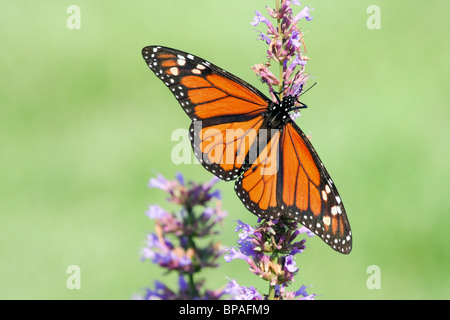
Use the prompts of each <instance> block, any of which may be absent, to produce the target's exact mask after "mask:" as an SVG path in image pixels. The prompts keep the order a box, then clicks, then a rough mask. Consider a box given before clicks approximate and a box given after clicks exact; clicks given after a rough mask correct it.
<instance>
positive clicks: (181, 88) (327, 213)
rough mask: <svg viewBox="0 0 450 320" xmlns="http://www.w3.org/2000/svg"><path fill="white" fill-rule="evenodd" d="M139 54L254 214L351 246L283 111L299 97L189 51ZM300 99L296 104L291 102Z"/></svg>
mask: <svg viewBox="0 0 450 320" xmlns="http://www.w3.org/2000/svg"><path fill="white" fill-rule="evenodd" d="M142 55H143V57H144V60H145V62H146V63H147V65H148V66H149V67H150V69H151V70H152V71H153V72H154V73H155V74H156V76H157V77H158V78H159V79H161V80H162V81H163V82H164V83H165V85H166V86H167V87H168V88H169V90H170V91H171V92H172V93H173V95H174V96H175V98H176V99H177V100H178V102H179V103H180V105H181V107H182V108H183V110H184V111H185V112H186V114H187V115H188V116H189V117H190V118H191V120H192V123H191V126H190V128H189V135H190V139H191V143H192V148H193V151H194V154H195V156H196V157H197V159H198V160H199V161H200V163H201V164H202V165H203V166H204V167H205V168H206V169H207V170H208V171H210V172H212V173H213V174H214V175H216V176H217V177H219V178H221V179H223V180H227V181H228V180H236V183H235V191H236V193H237V195H238V197H239V198H240V199H241V201H242V202H243V204H244V205H245V206H246V207H247V209H248V210H249V211H251V212H253V213H254V214H255V215H257V216H258V217H260V218H265V219H276V218H278V217H286V218H291V219H294V220H297V221H299V222H300V223H301V224H303V225H304V226H306V227H307V228H309V229H310V230H311V231H312V232H314V233H315V234H317V235H319V236H320V237H321V238H322V240H323V241H324V242H325V243H327V244H328V245H329V246H330V247H331V248H333V249H334V250H336V251H338V252H341V253H344V254H348V253H350V251H351V249H352V235H351V230H350V224H349V222H348V218H347V215H346V212H345V209H344V205H343V203H342V200H341V198H340V196H339V193H338V191H337V189H336V187H335V185H334V183H333V180H331V178H330V175H329V174H328V172H327V170H326V169H325V167H324V165H323V163H322V161H321V160H320V158H319V156H318V155H317V153H316V151H315V150H314V148H313V146H312V145H311V143H310V141H309V139H308V138H307V137H306V136H305V134H304V133H303V132H302V130H300V128H299V127H298V126H297V125H296V124H295V122H294V121H293V120H292V119H291V118H290V116H289V112H290V111H292V110H294V109H298V108H304V107H306V106H305V105H304V104H302V103H300V102H299V101H298V95H297V96H289V95H287V96H284V97H283V98H282V99H281V101H280V99H279V98H277V99H278V102H277V103H275V102H273V101H272V100H271V99H269V98H267V97H266V96H265V95H264V94H263V93H261V92H260V91H259V90H258V89H256V88H254V87H253V86H251V85H250V84H248V83H247V82H245V81H243V80H241V79H239V78H238V77H236V76H234V75H232V74H230V73H228V72H227V71H225V70H223V69H221V68H219V67H217V66H215V65H213V64H212V63H210V62H208V61H206V60H203V59H201V58H199V57H196V56H194V55H192V54H190V53H186V52H183V51H179V50H175V49H172V48H167V47H162V46H148V47H145V48H144V49H142ZM296 103H297V104H300V105H299V106H297V107H295V104H296Z"/></svg>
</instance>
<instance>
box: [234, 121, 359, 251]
mask: <svg viewBox="0 0 450 320" xmlns="http://www.w3.org/2000/svg"><path fill="white" fill-rule="evenodd" d="M267 148H268V150H269V153H268V156H269V157H266V156H265V155H264V152H262V153H261V155H260V156H259V157H258V160H257V161H256V162H255V163H254V164H253V165H252V166H251V167H250V168H249V169H248V171H246V172H245V173H244V174H243V175H242V176H241V177H240V178H239V179H238V180H237V181H236V185H235V189H236V192H237V194H238V196H239V197H240V198H241V200H242V202H243V203H244V205H245V206H246V207H247V208H248V209H249V210H250V211H252V212H253V213H254V214H256V215H257V216H259V217H261V218H265V219H276V218H278V217H280V216H283V217H287V218H291V219H294V220H297V221H299V222H300V223H301V224H303V225H304V226H306V227H307V228H308V229H310V230H311V231H312V232H314V233H315V234H317V235H318V236H320V237H321V238H322V240H323V241H325V243H327V244H328V245H329V246H330V247H331V248H333V249H334V250H336V251H339V252H341V253H346V254H347V253H350V251H351V249H352V235H351V229H350V224H349V221H348V218H347V215H346V212H345V209H344V205H343V203H342V200H341V198H340V196H339V193H338V191H337V189H336V187H335V186H334V183H333V181H332V180H331V178H330V176H329V174H328V172H327V171H326V169H325V167H324V166H323V164H322V161H321V160H320V158H319V156H318V155H317V153H316V151H315V150H314V148H313V146H312V145H311V143H310V142H309V139H308V138H307V137H306V136H305V134H304V133H303V132H302V131H301V130H300V128H299V127H298V126H297V125H296V124H295V123H294V122H293V121H289V122H287V124H286V125H285V126H284V127H283V129H282V130H280V132H279V133H278V134H274V135H272V139H271V140H270V142H269V143H268V144H267ZM274 153H276V154H274ZM269 158H270V159H269ZM274 161H276V162H277V164H276V165H275V167H276V168H277V169H278V170H277V171H276V172H271V173H269V174H267V170H266V168H267V164H268V163H269V162H274ZM272 166H274V165H273V163H272ZM265 170H266V171H265Z"/></svg>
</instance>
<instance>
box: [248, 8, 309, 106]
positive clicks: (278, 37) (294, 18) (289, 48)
mask: <svg viewBox="0 0 450 320" xmlns="http://www.w3.org/2000/svg"><path fill="white" fill-rule="evenodd" d="M293 4H294V5H296V6H300V2H299V1H298V0H276V8H275V9H272V8H269V7H266V9H267V11H268V14H269V16H270V17H271V18H273V19H275V20H276V22H277V23H276V25H274V24H272V22H271V21H270V20H269V19H268V18H266V17H265V16H263V15H262V14H261V12H259V11H256V14H255V17H254V18H253V21H252V22H251V24H252V25H253V26H254V27H256V26H258V25H259V24H260V23H264V24H265V25H266V27H267V29H266V32H265V33H264V32H261V31H258V30H257V32H258V33H259V36H258V39H260V40H262V41H264V42H265V43H266V44H267V45H268V49H267V58H268V62H266V63H265V64H256V65H254V66H253V67H252V69H253V70H254V71H255V73H256V74H257V75H258V76H259V77H260V78H261V81H262V82H264V83H266V84H267V85H268V86H269V91H270V93H271V95H272V98H273V101H274V102H277V97H276V96H275V92H276V93H278V94H279V95H280V97H282V96H283V95H291V96H297V95H299V94H300V92H301V91H302V88H303V85H304V84H305V82H306V79H307V78H308V75H307V74H306V73H305V65H306V62H307V61H308V60H309V58H308V57H307V56H306V48H305V43H304V41H303V33H302V31H301V29H300V28H299V27H298V23H299V21H300V20H302V19H305V20H307V21H310V20H312V16H311V10H313V9H311V8H309V7H304V8H303V9H302V10H300V12H299V13H297V14H295V15H294V13H293V10H292V5H293ZM271 61H274V62H275V63H277V64H278V66H279V67H280V72H279V75H280V76H279V77H277V76H276V75H275V74H274V73H272V72H271V71H270V67H271ZM296 69H299V70H296ZM274 86H278V87H279V89H278V90H275V89H274V88H273V87H274Z"/></svg>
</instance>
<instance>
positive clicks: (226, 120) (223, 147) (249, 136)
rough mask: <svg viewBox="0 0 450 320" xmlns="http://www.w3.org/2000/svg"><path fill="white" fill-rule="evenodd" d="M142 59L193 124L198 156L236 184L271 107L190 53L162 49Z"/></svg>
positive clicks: (146, 53) (236, 80)
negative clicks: (264, 117)
mask: <svg viewBox="0 0 450 320" xmlns="http://www.w3.org/2000/svg"><path fill="white" fill-rule="evenodd" d="M142 55H143V57H144V59H145V61H146V63H147V64H148V66H149V67H150V69H151V70H152V71H153V72H155V74H156V75H157V76H158V77H159V78H160V79H161V80H162V81H163V82H164V83H165V84H166V86H168V88H169V90H170V91H171V92H172V93H173V95H174V96H175V98H176V99H177V100H178V102H179V103H180V105H181V106H182V107H183V110H184V111H185V112H186V113H187V115H188V116H189V117H190V118H191V119H192V120H193V121H192V124H191V126H190V129H189V134H190V138H191V142H192V147H193V150H194V154H195V156H196V157H197V159H198V160H199V161H200V163H201V164H202V165H203V166H204V167H205V168H206V169H207V170H208V171H210V172H212V173H213V174H215V175H216V176H217V177H219V178H221V179H223V180H231V179H236V178H237V177H238V176H239V175H240V174H241V173H242V172H243V171H244V170H245V166H244V165H245V164H246V163H248V157H249V153H250V152H252V148H255V146H254V143H255V142H256V141H257V136H258V132H259V129H260V128H261V125H262V124H263V120H264V119H263V117H262V115H263V114H264V113H266V112H267V111H268V106H269V104H270V103H271V101H270V100H269V99H268V98H266V97H265V96H264V94H262V93H261V92H260V91H258V90H257V89H256V88H254V87H252V86H251V85H250V84H248V83H246V82H245V81H243V80H241V79H239V78H237V77H235V76H233V75H232V74H230V73H227V72H226V71H224V70H223V69H221V68H219V67H217V66H215V65H213V64H212V63H210V62H208V61H206V60H203V59H201V58H199V57H196V56H193V55H191V54H189V53H186V52H183V51H179V50H175V49H171V48H166V47H160V46H150V47H145V48H144V49H143V50H142Z"/></svg>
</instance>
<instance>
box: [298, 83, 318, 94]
mask: <svg viewBox="0 0 450 320" xmlns="http://www.w3.org/2000/svg"><path fill="white" fill-rule="evenodd" d="M316 84H317V82H314V84H313V85H312V86H311V87H309V88H308V89H306V90H305V91H303V92H302V93H300V94H299V95H298V96H299V97H300V96H302V95H304V94H305V93H307V92H308V91H309V90H310V89H311V88H312V87H314V86H315V85H316Z"/></svg>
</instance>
